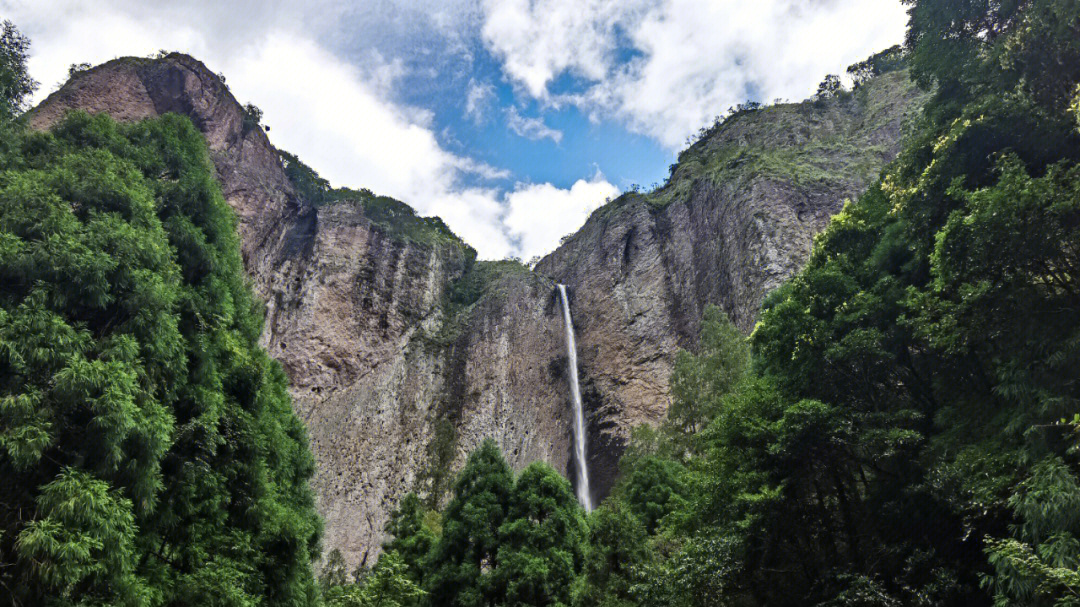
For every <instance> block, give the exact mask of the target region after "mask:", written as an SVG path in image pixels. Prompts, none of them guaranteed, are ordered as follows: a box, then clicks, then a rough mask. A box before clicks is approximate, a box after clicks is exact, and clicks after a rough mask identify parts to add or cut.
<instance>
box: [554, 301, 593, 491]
mask: <svg viewBox="0 0 1080 607" xmlns="http://www.w3.org/2000/svg"><path fill="white" fill-rule="evenodd" d="M559 298H560V299H561V300H562V311H563V323H564V324H565V326H566V356H567V360H568V362H567V371H569V374H570V393H571V394H572V397H573V404H574V460H575V463H576V464H577V465H576V466H575V468H577V494H578V501H580V502H581V505H582V507H584V508H585V512H591V511H592V498H591V497H589V469H588V467H587V466H586V464H585V462H586V459H585V413H584V411H583V410H582V406H581V387H580V386H579V385H578V368H577V343H576V342H575V341H574V322H573V321H572V320H571V319H570V300H569V299H567V297H566V285H559Z"/></svg>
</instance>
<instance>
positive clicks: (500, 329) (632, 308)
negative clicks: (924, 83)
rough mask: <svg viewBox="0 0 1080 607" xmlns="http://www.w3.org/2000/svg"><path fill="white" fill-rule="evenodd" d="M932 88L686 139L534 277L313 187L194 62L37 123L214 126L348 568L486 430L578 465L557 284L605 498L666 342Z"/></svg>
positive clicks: (817, 205) (794, 241) (773, 256)
mask: <svg viewBox="0 0 1080 607" xmlns="http://www.w3.org/2000/svg"><path fill="white" fill-rule="evenodd" d="M921 100H922V97H921V95H920V94H919V93H918V92H917V91H916V90H915V89H914V87H913V86H912V85H911V83H910V82H909V81H908V79H907V76H906V73H904V72H902V71H900V72H892V73H888V74H884V75H882V76H879V77H878V78H875V79H873V80H871V81H869V82H867V83H865V84H863V85H862V86H861V87H859V89H858V90H857V91H855V92H854V93H850V94H845V95H841V96H839V97H837V98H831V99H827V100H819V101H808V102H803V103H801V104H784V105H778V106H773V107H770V108H766V109H761V110H756V111H748V112H741V113H740V114H738V115H736V116H734V117H732V118H731V119H729V120H727V121H726V122H725V123H724V124H723V125H721V126H719V127H717V128H714V129H712V130H711V131H710V132H709V133H708V134H707V135H706V136H705V137H704V138H703V139H702V140H700V141H699V142H697V143H696V144H694V145H693V146H691V147H690V148H689V149H688V150H686V151H685V152H683V153H682V154H681V155H680V158H679V162H678V163H677V164H676V165H674V168H673V172H672V176H671V178H670V179H669V181H668V183H667V184H666V185H665V186H664V187H662V188H660V189H658V190H655V191H653V192H650V193H648V194H638V193H629V194H626V195H624V196H621V197H620V198H619V199H617V200H615V201H613V202H611V203H609V204H607V205H605V206H604V207H602V208H601V209H599V210H598V211H596V212H595V213H593V215H592V216H591V217H590V218H589V220H588V221H587V222H586V224H585V225H584V226H583V227H582V228H581V229H580V230H579V231H578V232H577V233H575V234H573V235H572V236H570V237H569V238H568V239H567V240H566V241H565V242H564V243H563V244H562V246H560V247H559V248H558V249H557V250H556V251H554V252H553V253H551V254H550V255H548V256H547V257H545V258H544V259H543V260H541V261H540V263H539V264H538V265H537V266H536V267H535V269H534V271H529V270H528V269H527V268H525V267H524V266H521V265H520V264H516V263H513V262H477V261H475V259H474V258H475V253H474V252H473V251H472V250H471V249H470V248H469V247H468V246H467V245H466V244H465V243H463V242H461V241H460V240H458V239H456V238H455V237H453V236H452V235H450V234H449V233H448V232H447V233H441V232H438V231H437V230H436V231H435V232H432V231H431V228H430V226H429V225H427V224H424V223H423V221H422V220H420V219H418V218H414V217H413V216H411V215H410V214H411V210H409V209H408V208H407V207H405V205H400V206H401V208H400V209H399V210H398V211H397V212H398V214H399V215H400V216H402V217H404V219H403V220H402V221H404V222H405V224H407V225H409V226H413V227H416V229H411V228H410V229H408V230H405V229H401V227H400V225H397V224H394V223H387V222H386V221H383V220H382V219H380V216H377V215H376V214H375V213H374V212H373V211H372V210H371V209H373V208H374V207H373V206H371V204H372V203H371V201H370V200H366V199H359V198H358V199H357V200H345V201H340V202H335V203H333V204H326V205H322V206H316V205H314V204H312V203H311V201H307V200H304V199H303V197H302V196H301V195H299V194H298V193H297V191H296V189H295V188H294V187H293V186H292V184H291V183H290V182H289V179H288V176H287V174H286V172H285V170H284V168H283V165H282V161H281V159H280V158H279V156H278V153H277V151H276V150H275V149H274V147H273V146H272V145H271V143H270V141H269V139H268V137H267V134H266V133H265V132H264V130H263V129H262V128H261V127H259V126H258V125H256V124H253V123H252V121H251V120H250V119H247V120H245V111H244V109H243V107H241V105H240V104H239V103H237V101H236V99H235V98H234V97H233V96H232V94H231V93H230V92H229V90H228V88H227V87H226V86H225V85H224V81H223V79H222V78H220V77H219V76H217V75H215V74H214V73H213V72H212V71H210V70H209V69H207V68H206V66H204V65H203V64H202V63H200V62H198V61H197V60H195V59H193V58H191V57H188V56H186V55H181V54H172V55H168V56H166V57H162V58H158V59H138V58H124V59H118V60H114V61H111V62H109V63H106V64H104V65H101V66H98V67H96V68H93V69H91V70H88V71H86V72H83V73H80V74H77V75H76V76H74V77H73V78H72V80H71V81H69V82H68V83H67V84H66V85H64V86H63V87H62V88H61V89H60V90H59V91H57V92H56V93H54V94H52V95H51V96H49V98H48V99H46V100H45V101H44V102H43V103H42V104H41V105H40V106H39V107H37V108H35V109H34V110H33V111H32V112H31V114H30V116H29V119H30V123H31V125H32V126H33V127H34V128H39V129H44V128H48V127H50V126H52V125H53V124H55V123H56V122H57V121H58V120H60V119H61V118H62V117H63V115H64V114H65V113H66V112H67V111H69V110H72V109H81V110H85V111H88V112H92V113H93V112H107V113H109V114H111V115H112V116H113V117H115V118H116V119H118V120H139V119H143V118H147V117H151V116H156V115H160V114H163V113H165V112H176V113H180V114H183V115H186V116H188V117H190V118H191V120H192V121H193V123H194V124H195V125H196V127H198V128H199V129H200V130H201V131H202V132H203V134H204V135H205V136H206V140H207V144H208V146H209V149H210V152H211V157H212V159H213V162H214V164H215V168H216V170H217V175H218V178H219V180H220V182H221V185H222V191H223V194H224V196H225V199H226V201H227V202H228V203H229V204H230V205H231V206H232V208H233V209H234V210H235V211H236V214H237V218H238V225H237V229H238V231H239V233H240V236H241V242H242V250H243V256H244V262H245V266H246V268H247V271H248V274H249V276H250V277H251V281H252V285H253V287H254V289H255V290H256V292H257V293H258V294H259V296H260V297H262V298H263V300H264V301H265V302H266V309H267V313H266V324H265V328H264V332H263V337H262V344H263V346H264V347H266V348H267V350H268V351H269V352H270V354H271V355H272V356H274V357H275V358H277V359H278V360H279V361H280V362H281V363H282V365H283V366H284V368H285V370H286V372H287V373H288V375H289V377H290V379H291V382H292V388H291V390H292V395H293V402H294V407H295V409H296V411H297V412H298V414H299V415H300V416H301V418H302V419H303V420H304V421H305V422H306V424H307V426H308V432H309V436H310V441H311V447H312V450H313V452H314V454H315V457H316V461H317V472H316V477H315V479H314V481H313V485H314V487H315V490H316V492H317V494H318V498H319V509H320V511H321V513H322V515H323V516H324V517H325V519H326V532H325V539H324V546H325V547H326V548H327V549H331V548H337V549H340V550H341V551H342V553H343V554H344V555H345V557H346V560H347V561H348V562H349V563H350V565H354V564H357V563H362V562H365V561H366V562H367V563H369V564H370V563H371V562H372V559H373V558H374V556H375V555H376V554H377V553H378V549H379V545H380V544H381V542H382V540H383V534H382V528H383V525H384V524H385V522H386V520H387V518H388V515H389V513H390V512H391V511H392V510H393V508H394V507H395V505H396V503H397V501H398V500H399V499H400V497H401V496H402V495H404V494H405V493H406V492H408V491H410V490H416V491H419V492H421V493H422V494H424V495H427V496H429V497H430V498H431V499H432V500H433V501H438V500H439V499H442V498H444V496H445V495H446V493H447V490H448V489H449V482H450V479H451V478H452V474H453V472H454V471H455V470H457V469H458V468H460V466H461V465H462V464H463V462H464V460H465V457H466V455H467V453H468V452H469V451H470V450H471V449H472V448H474V447H475V446H476V445H477V444H478V443H479V442H480V441H481V440H483V439H484V438H486V437H492V438H494V439H495V440H496V441H497V442H498V443H499V444H500V446H501V447H502V449H503V450H504V452H505V453H506V456H507V459H508V460H509V462H510V463H511V465H512V466H514V467H515V468H516V469H520V468H523V467H524V466H526V465H527V464H528V463H530V462H532V461H534V460H537V459H540V460H545V461H548V462H550V463H552V464H553V465H554V466H555V467H556V468H557V469H559V470H562V471H564V472H565V473H566V474H567V476H568V477H569V478H573V476H574V475H573V473H572V470H570V468H569V467H570V466H571V465H572V460H573V458H572V456H571V449H572V445H571V440H572V439H571V436H572V430H571V425H572V413H571V408H570V401H569V399H570V395H569V388H568V385H567V375H566V373H567V371H566V355H565V344H564V342H563V327H562V318H561V313H560V309H559V307H558V301H557V293H556V290H555V284H556V283H557V282H561V283H564V284H566V285H568V287H569V292H570V300H571V310H572V313H573V315H574V323H575V325H576V329H577V340H578V349H579V358H580V365H581V379H582V391H583V396H584V399H585V408H586V424H587V426H588V432H589V435H590V461H589V468H590V475H591V477H592V478H593V479H594V481H593V491H594V494H595V495H594V497H595V498H600V497H602V496H603V495H606V493H607V492H608V491H609V490H610V487H611V484H612V483H613V481H614V479H615V476H616V468H615V465H616V462H617V458H618V456H619V454H620V453H621V451H622V449H623V446H624V444H625V441H626V439H627V437H628V435H629V431H630V429H631V428H632V427H634V426H635V425H638V424H642V423H651V424H655V423H657V422H659V421H660V420H661V419H662V418H663V416H664V415H665V413H666V411H667V407H668V404H669V396H668V376H669V375H670V371H671V366H672V363H673V360H674V356H675V354H676V352H677V350H678V349H679V348H690V349H692V348H693V347H694V344H695V341H696V335H697V330H698V323H699V319H700V317H701V313H702V311H703V309H704V307H705V306H706V305H708V304H717V305H719V306H721V307H722V308H723V309H724V310H725V311H727V312H728V314H729V315H730V316H731V317H732V318H733V319H734V320H735V322H736V323H737V324H738V325H739V326H740V327H741V328H743V329H744V330H747V331H749V330H750V329H751V328H752V327H753V324H754V322H755V320H756V317H757V313H758V309H759V307H760V304H761V302H762V300H763V298H764V296H765V295H766V294H767V293H768V292H769V291H770V290H772V289H773V288H775V287H776V286H778V285H779V284H780V283H781V282H783V280H785V279H786V278H788V277H790V276H791V275H792V274H794V273H795V272H796V271H798V270H799V269H800V268H801V267H802V265H803V264H804V263H805V261H806V259H807V256H808V255H809V252H810V247H811V243H812V238H813V235H814V234H816V233H817V232H819V231H820V230H821V229H822V228H823V227H824V226H825V224H826V223H827V221H828V219H829V217H830V216H831V215H833V214H834V213H836V212H837V211H838V210H839V209H840V208H841V206H842V205H843V202H844V200H846V199H848V198H854V197H855V196H857V195H858V194H859V193H860V192H861V191H862V190H863V189H865V187H866V186H867V185H868V184H869V183H870V181H871V180H872V179H873V178H874V177H876V175H877V174H878V172H879V171H880V169H881V168H882V167H883V166H884V164H885V163H887V162H888V161H889V160H890V159H891V158H892V157H893V156H895V154H896V153H897V151H898V149H899V142H900V139H901V137H902V134H903V130H904V125H905V124H906V123H907V122H908V121H909V120H910V119H911V117H912V116H913V115H914V114H915V113H916V112H917V111H918V107H919V105H920V103H921ZM380 204H383V203H380ZM394 204H400V203H394ZM409 222H412V223H409ZM425 230H427V231H425ZM418 234H419V236H418ZM428 234H433V235H432V236H431V237H428V236H427V235H428Z"/></svg>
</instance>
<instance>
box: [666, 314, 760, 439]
mask: <svg viewBox="0 0 1080 607" xmlns="http://www.w3.org/2000/svg"><path fill="white" fill-rule="evenodd" d="M698 349H699V351H698V354H696V355H694V354H690V353H689V352H686V351H685V350H684V351H680V352H679V354H678V355H677V356H676V358H675V365H674V368H673V370H672V374H671V398H672V403H671V408H670V409H669V410H668V418H667V423H668V425H669V426H670V427H671V428H674V429H675V430H677V431H678V432H679V433H682V434H684V435H688V436H689V435H692V434H694V433H697V432H699V431H701V430H703V429H704V428H705V426H706V425H707V424H708V422H709V420H711V419H712V418H713V416H714V415H715V414H716V410H717V408H718V407H719V404H720V401H721V399H723V397H724V396H725V395H726V394H728V393H729V392H731V391H732V390H733V389H734V388H735V386H736V385H737V384H738V383H739V380H741V379H742V377H743V375H744V374H745V373H746V369H747V366H748V363H749V362H750V346H749V344H748V343H747V341H746V337H745V336H744V335H743V334H742V333H741V332H740V331H739V329H738V328H737V327H736V326H735V325H734V324H733V323H732V322H731V321H730V320H729V319H728V317H727V315H726V314H724V312H723V311H721V310H720V308H718V307H716V306H714V305H709V306H707V307H706V308H705V313H704V314H703V315H702V318H701V333H700V338H699V345H698Z"/></svg>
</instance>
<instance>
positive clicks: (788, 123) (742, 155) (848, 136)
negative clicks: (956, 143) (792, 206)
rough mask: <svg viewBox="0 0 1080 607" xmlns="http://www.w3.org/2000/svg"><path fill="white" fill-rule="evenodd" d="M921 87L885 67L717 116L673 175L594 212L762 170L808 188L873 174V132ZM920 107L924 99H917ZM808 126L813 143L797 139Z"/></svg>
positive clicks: (877, 149) (878, 159)
mask: <svg viewBox="0 0 1080 607" xmlns="http://www.w3.org/2000/svg"><path fill="white" fill-rule="evenodd" d="M913 94H914V95H917V96H919V97H925V96H926V94H925V93H921V92H915V85H914V84H913V83H912V82H911V80H910V79H909V76H908V72H907V70H906V69H902V68H901V69H895V70H892V71H887V72H884V73H881V74H879V75H877V76H875V77H873V78H871V79H870V80H867V81H866V82H865V83H863V84H862V86H859V87H858V88H856V89H855V90H854V91H840V92H839V93H838V94H836V95H835V96H833V97H831V98H826V99H818V100H814V99H810V100H806V101H803V102H800V103H782V104H777V105H772V106H762V107H756V106H753V105H749V106H744V107H743V108H742V109H740V110H739V111H736V112H734V113H732V114H731V115H729V116H727V117H726V118H723V119H719V120H717V122H716V123H714V124H713V125H712V126H711V127H710V128H708V129H705V130H703V131H702V132H701V133H700V138H699V139H698V140H697V141H695V142H694V143H692V144H691V145H689V146H688V147H687V148H686V149H685V150H683V151H682V152H681V153H680V154H679V159H678V162H677V163H676V164H674V165H672V167H671V175H670V176H669V177H668V179H667V181H666V182H665V183H664V184H663V185H661V186H658V187H655V188H654V189H652V190H651V191H640V190H638V189H633V190H631V191H629V192H626V193H624V194H623V195H621V196H619V197H618V198H616V199H615V200H612V201H611V202H610V203H608V204H606V205H604V206H602V207H600V208H599V209H597V210H596V211H595V212H594V215H595V217H597V218H603V217H606V216H609V215H611V214H613V213H616V212H618V211H619V210H620V209H622V208H624V207H625V206H627V205H628V204H630V203H632V202H634V201H638V200H643V201H645V202H646V203H648V204H649V205H650V206H651V207H652V208H654V209H662V208H664V207H666V206H668V205H669V204H672V203H675V202H679V201H684V200H687V199H688V198H689V196H690V193H691V190H692V188H693V187H694V184H696V183H699V182H701V181H702V180H705V181H706V182H707V183H711V184H713V185H723V184H734V183H738V182H739V181H740V180H743V179H748V178H752V177H757V176H765V177H773V178H780V179H783V180H785V181H788V182H790V183H793V184H796V185H800V186H811V187H813V186H815V185H825V184H829V183H831V182H835V181H836V180H838V179H846V178H849V177H850V176H852V175H859V176H864V177H866V178H872V177H873V174H872V173H873V172H874V171H875V170H876V168H877V167H879V166H880V165H881V163H882V160H883V157H884V155H885V153H886V149H885V147H884V146H882V145H877V144H872V143H871V142H869V141H868V140H867V135H868V134H870V133H872V132H874V131H876V130H878V129H880V128H882V127H883V126H885V124H886V123H887V121H888V120H891V119H892V118H893V117H894V116H895V115H896V108H895V106H896V105H897V104H902V103H907V102H906V101H904V100H905V99H908V98H910V97H911V96H912V95H913ZM909 105H910V106H911V108H912V109H911V110H910V111H917V108H918V107H919V106H920V105H921V103H920V102H919V101H918V100H916V101H915V102H914V103H910V104H909ZM794 131H800V132H801V133H802V137H804V138H805V139H806V141H805V143H800V144H796V143H793V142H792V140H791V137H792V133H793V132H794Z"/></svg>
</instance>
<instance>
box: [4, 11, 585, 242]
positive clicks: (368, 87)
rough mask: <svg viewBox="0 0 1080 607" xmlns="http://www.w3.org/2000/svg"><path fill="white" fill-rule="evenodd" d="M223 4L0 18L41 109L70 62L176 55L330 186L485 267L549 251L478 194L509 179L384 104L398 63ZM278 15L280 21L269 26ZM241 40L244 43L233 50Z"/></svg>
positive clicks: (493, 196)
mask: <svg viewBox="0 0 1080 607" xmlns="http://www.w3.org/2000/svg"><path fill="white" fill-rule="evenodd" d="M316 4H318V2H316ZM229 5H230V3H210V2H198V1H196V2H191V3H187V4H185V3H171V4H170V6H171V7H173V8H170V9H167V10H166V9H162V10H161V11H157V12H154V11H147V10H145V4H143V3H136V2H128V1H125V0H116V1H115V2H113V3H111V4H104V3H102V4H95V5H94V6H86V5H84V4H83V3H80V2H75V1H73V0H34V1H33V2H29V1H12V0H0V9H2V10H3V13H4V15H5V17H7V18H10V19H13V20H14V21H15V22H16V24H17V25H18V26H19V27H20V28H21V29H22V30H23V31H24V32H25V33H26V34H28V35H29V36H30V37H31V39H32V42H33V47H32V53H33V54H32V56H31V59H30V69H31V71H32V73H33V75H34V76H35V77H36V78H37V79H39V80H40V81H42V82H43V83H44V86H43V87H42V90H41V91H40V92H39V94H38V100H40V99H41V98H42V97H43V96H44V95H45V94H47V93H48V92H50V91H51V90H52V89H54V88H55V87H56V85H58V84H59V83H61V82H62V81H63V80H64V79H65V78H66V74H67V68H68V66H69V65H70V64H72V63H80V62H84V61H86V62H91V63H100V62H103V61H107V60H109V59H112V58H114V57H118V56H124V55H144V56H145V55H148V54H151V53H153V52H155V51H157V50H159V49H169V50H174V49H177V50H183V51H185V52H189V53H191V54H192V55H194V56H196V57H198V58H200V59H202V60H203V61H204V62H205V63H206V64H207V65H208V67H210V69H212V70H214V71H217V72H221V73H224V74H225V75H226V77H227V79H228V84H229V86H230V88H231V89H232V90H233V93H234V94H235V95H236V96H237V98H238V99H240V100H241V101H242V102H245V101H249V100H250V101H253V102H255V103H256V104H257V105H258V106H259V107H260V108H261V109H262V110H263V112H264V121H265V122H266V123H267V124H269V125H270V126H271V127H272V131H271V133H270V135H271V137H272V139H273V142H274V144H275V145H277V146H279V147H281V148H283V149H287V150H289V151H291V152H293V153H296V154H297V155H299V156H300V158H302V159H303V160H304V161H305V162H307V163H308V164H310V165H311V166H313V167H314V168H315V169H316V170H318V171H319V172H320V173H321V174H322V175H323V176H324V177H326V178H327V179H329V180H330V181H331V182H332V183H334V184H335V185H342V186H352V187H367V188H370V189H372V190H373V191H376V192H379V193H381V194H386V195H390V196H393V197H395V198H399V199H401V200H403V201H405V202H407V203H409V204H410V205H412V206H414V207H415V208H416V209H417V211H418V212H419V213H420V214H422V215H439V216H440V217H442V218H443V220H444V221H445V222H446V223H447V225H449V226H450V228H451V229H452V230H454V231H455V232H456V233H457V234H458V235H459V236H461V237H462V238H464V239H465V240H466V241H467V242H469V243H470V244H471V245H473V246H474V247H476V249H477V250H478V252H479V254H480V255H481V257H483V258H501V257H505V256H508V255H522V254H524V251H523V249H521V248H520V247H519V246H518V243H520V242H523V241H527V242H528V243H529V246H530V247H531V248H530V249H529V254H533V253H535V252H537V251H541V250H544V249H551V248H554V245H555V244H556V243H557V241H558V237H559V236H561V234H550V233H547V232H545V234H548V235H547V236H545V237H537V236H534V235H532V234H531V233H528V234H526V232H528V231H529V229H528V227H527V226H523V227H513V228H511V227H510V225H509V224H508V223H507V222H506V219H507V218H508V217H515V215H514V213H513V211H512V209H513V208H514V198H513V197H514V196H515V195H516V194H518V192H519V189H520V188H519V189H515V190H513V191H511V192H507V191H505V188H504V187H503V188H500V187H497V186H496V185H490V186H488V185H484V184H485V183H491V180H496V179H503V180H504V179H506V178H508V177H509V176H510V175H509V173H508V172H507V171H505V170H501V169H498V168H496V167H492V166H489V165H487V164H484V163H482V162H479V161H477V160H475V159H472V158H469V157H467V156H461V155H458V154H455V153H452V152H450V151H448V150H447V149H445V148H444V147H443V146H442V145H440V142H439V141H438V139H437V137H436V136H435V133H434V131H433V130H432V128H433V127H432V125H431V120H432V119H431V112H430V111H428V110H426V109H423V108H415V107H409V106H406V105H402V104H399V103H395V102H394V101H392V99H391V93H392V90H393V87H394V86H395V84H396V82H397V81H398V79H399V78H400V77H401V75H402V70H403V67H402V65H401V63H400V62H398V61H395V60H385V59H383V58H382V56H381V55H380V54H379V53H377V52H370V53H367V54H366V55H365V58H364V60H363V61H362V62H360V63H359V64H357V63H355V62H348V61H344V60H342V59H341V58H339V57H338V56H336V55H335V54H334V53H332V52H330V51H328V50H327V49H326V48H324V47H323V46H322V45H320V44H319V42H317V37H316V36H313V35H311V32H308V31H303V30H299V29H296V24H298V23H302V22H303V20H302V19H299V18H297V16H296V15H294V14H292V13H291V12H289V11H290V10H291V9H287V8H280V9H278V8H275V7H277V4H276V3H267V4H265V5H260V6H246V5H245V4H244V3H237V4H235V5H231V6H232V7H233V8H234V9H235V10H234V11H233V12H229V9H228V8H227V7H228V6H229ZM177 6H180V7H182V8H183V9H184V10H181V9H178V8H175V7H177ZM259 8H261V9H262V10H255V9H259ZM249 10H250V11H251V12H252V13H253V14H258V15H259V16H260V17H259V20H258V27H255V26H253V25H252V24H251V23H250V22H248V23H247V25H245V26H243V27H244V28H247V29H246V30H245V31H243V32H242V33H235V35H234V36H232V37H231V39H230V40H231V41H229V42H228V43H225V42H223V37H226V34H225V33H224V32H223V31H222V29H221V26H222V23H234V22H236V23H240V22H244V21H245V19H247V11H249ZM275 10H277V11H278V12H277V13H276V14H277V15H278V16H279V18H278V19H273V18H271V17H270V16H268V15H272V14H275V13H274V11H275ZM56 15H64V16H65V17H64V19H61V20H58V19H56V18H55V17H56ZM241 35H242V36H243V38H242V39H243V43H242V44H241V43H238V42H237V37H238V36H241ZM485 180H487V181H485ZM477 183H479V184H480V185H476V184H477ZM582 183H586V182H582ZM588 183H591V182H588ZM540 187H545V188H546V190H545V191H548V192H551V193H554V194H555V195H559V194H560V193H563V192H565V193H566V195H567V196H569V195H570V194H571V193H574V192H577V193H578V194H580V192H581V188H579V187H578V186H577V185H575V186H574V188H571V190H568V191H566V190H560V189H558V188H556V187H554V186H551V185H545V186H540ZM575 227H577V226H574V225H567V226H566V230H567V231H568V230H572V229H573V228H575ZM512 232H513V233H512Z"/></svg>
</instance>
